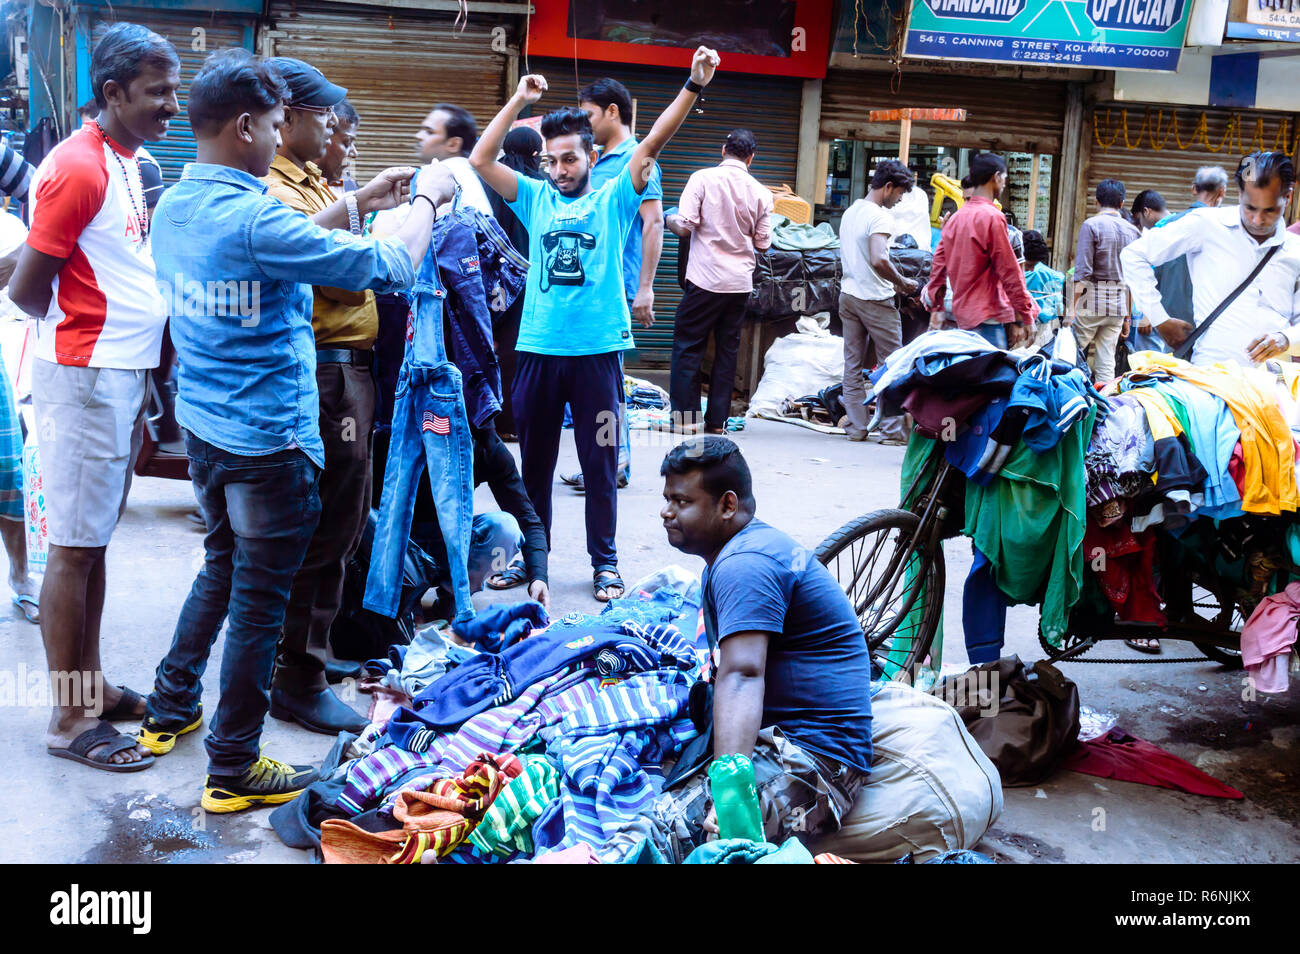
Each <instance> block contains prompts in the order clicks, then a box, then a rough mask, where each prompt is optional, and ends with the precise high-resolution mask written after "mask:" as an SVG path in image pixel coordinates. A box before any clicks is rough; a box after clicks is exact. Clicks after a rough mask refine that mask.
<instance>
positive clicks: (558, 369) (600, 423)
mask: <svg viewBox="0 0 1300 954" xmlns="http://www.w3.org/2000/svg"><path fill="white" fill-rule="evenodd" d="M621 358H622V353H621V352H618V351H611V352H607V353H605V354H584V355H550V354H532V353H530V352H524V351H521V352H520V353H519V366H518V368H517V369H516V372H515V386H514V391H515V394H514V397H515V423H516V424H517V425H518V426H519V452H520V457H521V458H522V459H523V477H524V487H525V488H526V489H527V490H528V497H529V499H530V500H532V502H533V507H534V508H535V509H536V510H537V516H538V517H540V518H541V521H542V526H544V527H545V528H546V538H547V543H548V546H549V542H550V537H551V490H552V484H553V483H554V481H555V462H556V460H558V459H559V454H560V432H561V430H562V429H563V425H564V405H565V404H568V405H569V407H570V409H571V410H572V412H573V439H574V443H575V444H576V445H577V450H578V463H579V464H580V465H581V467H582V479H583V482H584V483H585V484H586V485H587V493H586V500H585V501H584V504H585V509H586V518H587V553H588V554H589V555H590V556H591V566H592V569H595V570H601V569H606V568H612V567H616V566H618V551H617V548H616V547H615V545H614V535H615V531H616V530H617V529H618V498H617V496H616V495H617V494H618V485H617V476H616V475H617V472H618V445H619V432H620V428H619V408H620V407H621V406H622V401H623V363H622V360H621Z"/></svg>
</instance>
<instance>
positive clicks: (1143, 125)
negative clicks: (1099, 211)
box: [1080, 103, 1300, 221]
mask: <svg viewBox="0 0 1300 954" xmlns="http://www.w3.org/2000/svg"><path fill="white" fill-rule="evenodd" d="M1202 117H1204V120H1205V123H1204V129H1203V130H1202V129H1201V119H1202ZM1175 121H1176V122H1177V126H1176V127H1175V125H1174V123H1175ZM1298 123H1300V117H1297V116H1295V115H1290V114H1287V113H1264V112H1257V111H1254V110H1242V111H1230V110H1219V109H1202V108H1201V107H1199V106H1179V107H1171V106H1147V105H1144V104H1142V103H1101V104H1099V105H1097V106H1095V107H1093V108H1091V109H1088V110H1085V113H1084V134H1085V135H1086V136H1089V137H1091V143H1090V146H1091V154H1090V159H1089V163H1088V169H1087V173H1086V175H1085V176H1084V184H1085V189H1084V192H1083V194H1082V195H1081V196H1080V202H1086V203H1087V205H1086V212H1085V214H1086V215H1091V214H1092V213H1093V212H1095V211H1096V203H1095V202H1094V201H1093V196H1094V195H1095V193H1096V190H1097V184H1098V183H1099V182H1101V181H1102V180H1103V179H1119V180H1120V181H1121V182H1123V183H1124V187H1125V189H1126V191H1127V201H1126V205H1131V204H1132V202H1133V199H1134V198H1136V197H1137V194H1138V193H1139V192H1141V191H1142V190H1143V189H1155V190H1156V191H1157V192H1159V193H1160V195H1161V196H1163V197H1164V200H1165V202H1166V203H1167V204H1168V206H1169V211H1171V212H1181V211H1183V209H1185V208H1187V206H1188V205H1190V204H1191V202H1192V182H1193V180H1194V179H1195V178H1196V170H1197V169H1198V168H1200V167H1201V166H1222V167H1223V168H1224V169H1226V170H1227V172H1228V194H1227V197H1226V198H1225V199H1224V201H1225V202H1226V203H1235V202H1236V201H1237V183H1236V182H1235V181H1233V180H1232V175H1233V173H1234V172H1236V169H1237V163H1238V161H1239V160H1240V159H1241V157H1242V156H1243V155H1245V154H1247V153H1249V152H1253V151H1254V150H1256V149H1260V148H1263V149H1274V148H1276V149H1281V150H1282V151H1283V152H1287V153H1289V154H1291V155H1295V152H1294V150H1295V147H1296V137H1297V134H1300V125H1298ZM1125 130H1127V136H1126V134H1125ZM1207 143H1208V144H1207ZM1155 147H1159V148H1155ZM1183 147H1186V148H1183ZM1215 150H1217V151H1215ZM1080 221H1082V220H1080Z"/></svg>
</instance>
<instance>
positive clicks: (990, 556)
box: [817, 330, 1300, 692]
mask: <svg viewBox="0 0 1300 954" xmlns="http://www.w3.org/2000/svg"><path fill="white" fill-rule="evenodd" d="M1066 335H1068V332H1065V333H1063V335H1062V338H1064V337H1065V336H1066ZM1066 350H1068V349H1066ZM1062 357H1065V358H1068V357H1069V356H1068V355H1063V356H1061V357H1057V358H1053V357H1052V356H1050V355H1048V354H1043V353H1024V352H1007V351H1003V350H1000V349H997V348H995V347H993V346H992V345H990V344H989V343H988V342H987V341H986V340H985V339H984V338H983V337H981V336H980V335H979V334H976V333H974V332H970V331H962V330H945V331H935V332H930V333H928V334H925V335H922V336H921V337H919V338H917V339H916V340H914V341H912V342H910V343H909V344H908V345H906V346H905V347H903V348H902V349H900V350H899V351H896V352H895V353H894V354H893V355H891V356H890V358H889V359H888V360H887V361H886V362H885V363H884V364H883V365H882V366H881V367H880V368H878V369H877V370H876V371H875V372H874V373H872V375H871V379H872V384H873V386H874V397H875V400H876V403H877V414H878V415H879V414H891V413H901V412H903V411H906V412H908V413H909V414H910V415H911V417H912V419H913V422H914V424H913V431H912V436H911V439H910V442H909V444H908V447H907V450H906V455H905V458H904V462H903V468H902V481H901V503H900V505H899V507H898V508H896V509H887V510H878V511H875V512H872V513H868V514H865V515H863V516H861V517H858V518H857V519H855V520H852V521H850V522H849V523H847V524H845V525H844V526H842V527H841V528H839V529H838V530H836V531H835V532H834V533H832V534H831V535H830V536H829V537H828V538H827V539H826V540H825V541H823V543H822V544H821V546H820V547H819V549H818V551H817V555H818V558H819V559H820V560H821V561H822V562H823V563H824V564H825V565H826V566H827V567H828V568H829V569H830V570H831V572H832V574H833V575H835V576H836V578H837V579H838V580H839V581H840V583H841V584H842V585H843V586H844V588H845V591H846V592H847V593H848V595H849V598H850V599H851V601H852V602H853V604H854V606H855V608H856V609H857V611H858V615H859V618H860V620H861V621H862V625H863V629H864V631H865V632H866V633H867V636H868V639H869V641H870V643H871V646H872V650H873V655H874V658H875V660H876V663H877V665H878V666H879V667H880V668H881V669H882V670H883V671H884V672H885V673H886V674H887V675H889V676H891V677H897V676H898V674H899V673H903V674H907V675H909V676H911V677H913V678H916V677H917V676H918V674H920V673H922V672H925V671H928V672H931V673H933V672H937V671H938V670H939V668H940V664H941V662H942V641H943V640H942V617H943V601H944V587H945V564H944V553H943V543H944V541H945V540H949V539H951V538H953V537H955V536H958V535H964V536H967V537H969V538H970V540H971V547H972V551H973V553H972V564H971V569H970V571H969V574H968V576H967V578H966V581H965V583H964V587H963V594H962V624H963V630H964V635H965V639H966V649H967V654H968V656H969V658H970V662H971V663H972V664H979V663H985V662H991V661H993V660H996V659H997V658H998V657H999V656H1000V655H1001V651H1002V643H1003V633H1004V629H1005V619H1006V608H1007V606H1008V605H1012V604H1036V605H1038V606H1039V608H1040V630H1039V639H1040V642H1041V644H1042V647H1043V649H1044V650H1045V651H1046V652H1047V654H1048V656H1049V659H1050V660H1051V661H1053V662H1056V661H1063V660H1074V659H1079V658H1080V657H1082V656H1083V655H1084V654H1085V653H1087V652H1088V651H1089V650H1090V649H1092V648H1093V647H1094V646H1095V645H1096V644H1097V643H1098V642H1101V641H1103V640H1126V641H1128V642H1129V644H1130V645H1131V646H1132V647H1133V648H1136V649H1141V650H1146V651H1150V650H1152V649H1154V648H1155V646H1153V644H1152V642H1151V641H1152V640H1159V641H1160V642H1162V643H1163V642H1165V641H1179V640H1180V641H1184V642H1189V643H1191V644H1192V645H1193V646H1194V647H1195V649H1196V650H1197V651H1198V652H1199V653H1200V654H1201V656H1192V657H1181V656H1176V655H1172V654H1169V653H1165V652H1161V653H1160V654H1159V655H1155V654H1152V655H1147V656H1137V655H1135V654H1131V653H1130V654H1126V658H1124V659H1122V660H1113V661H1117V662H1118V661H1122V662H1192V661H1197V660H1200V659H1201V658H1202V657H1204V658H1209V659H1211V660H1214V661H1216V662H1219V663H1221V664H1223V665H1225V666H1228V667H1233V668H1236V667H1241V666H1243V665H1244V666H1245V667H1246V668H1247V669H1248V670H1250V672H1251V675H1252V676H1253V677H1254V679H1255V684H1256V688H1257V689H1259V690H1260V691H1266V692H1282V691H1285V690H1286V687H1287V681H1288V674H1289V671H1290V670H1291V669H1292V667H1293V666H1294V663H1293V661H1292V660H1293V657H1294V644H1295V638H1296V621H1297V619H1300V582H1294V581H1300V566H1297V564H1300V523H1298V522H1297V521H1296V519H1295V514H1296V510H1297V506H1298V505H1300V494H1298V492H1297V486H1296V472H1295V461H1296V456H1297V450H1298V447H1300V445H1297V442H1296V436H1297V435H1298V434H1300V410H1298V404H1297V397H1298V396H1300V366H1297V365H1295V364H1292V363H1290V362H1289V361H1270V362H1267V363H1265V364H1263V365H1260V366H1257V367H1243V366H1240V365H1235V364H1214V365H1209V366H1200V365H1193V364H1189V363H1188V362H1186V361H1182V360H1179V359H1178V358H1175V357H1173V356H1171V355H1168V354H1162V353H1158V352H1151V351H1146V352H1138V353H1136V354H1133V355H1131V356H1130V358H1129V371H1128V372H1127V373H1126V374H1124V375H1123V376H1122V377H1121V378H1119V379H1117V380H1116V381H1113V382H1111V383H1110V384H1108V385H1107V386H1105V387H1104V388H1101V389H1100V390H1098V389H1097V388H1094V387H1093V385H1092V384H1091V380H1090V377H1089V375H1088V371H1087V368H1086V367H1084V368H1080V367H1078V366H1076V364H1075V363H1074V362H1073V361H1071V360H1062ZM1157 645H1158V644H1157ZM1161 648H1162V649H1163V647H1161ZM1101 661H1112V660H1101Z"/></svg>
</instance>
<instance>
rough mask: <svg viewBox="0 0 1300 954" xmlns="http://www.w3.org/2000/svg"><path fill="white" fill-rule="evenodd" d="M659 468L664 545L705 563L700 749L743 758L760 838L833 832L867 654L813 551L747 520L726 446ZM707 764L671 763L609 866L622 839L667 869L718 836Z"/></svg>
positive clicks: (710, 442) (867, 674)
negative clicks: (704, 696)
mask: <svg viewBox="0 0 1300 954" xmlns="http://www.w3.org/2000/svg"><path fill="white" fill-rule="evenodd" d="M660 473H661V474H663V476H664V506H663V509H662V510H661V511H660V516H661V517H662V518H663V521H664V529H665V530H666V531H667V532H668V542H669V543H671V544H672V545H673V546H674V547H676V548H677V549H678V550H681V551H682V552H684V553H690V554H692V555H695V556H699V557H703V558H704V562H705V570H704V577H703V600H704V625H705V630H706V632H707V634H708V637H709V645H710V647H711V648H715V649H717V650H719V652H718V655H717V670H716V672H715V675H714V679H713V749H712V753H711V755H712V757H713V758H719V757H721V756H724V755H741V756H745V757H747V758H749V759H750V761H751V762H752V763H753V766H754V778H755V781H756V783H757V786H758V795H759V802H760V803H761V807H762V812H763V831H764V835H765V837H766V839H767V841H769V842H773V843H775V844H781V843H782V842H784V841H785V839H787V838H789V837H790V836H791V835H792V834H797V835H799V836H800V837H801V838H804V839H807V838H810V837H812V836H814V835H818V834H822V833H826V832H831V831H835V830H836V829H837V828H838V827H839V824H840V819H842V818H843V817H844V816H845V814H847V812H848V811H849V809H850V808H851V807H852V805H853V800H854V798H855V797H856V796H857V794H858V791H859V789H861V787H862V784H863V782H865V781H866V777H867V774H868V773H869V772H870V771H871V659H870V653H869V651H868V649H867V642H866V639H865V637H864V636H863V635H862V627H861V625H860V624H859V623H858V618H857V615H856V614H855V613H854V611H853V606H852V605H851V604H850V603H849V600H848V597H846V596H845V595H844V591H843V590H841V589H840V586H839V584H838V583H836V582H835V579H834V578H833V577H832V576H831V575H830V573H829V572H828V571H827V569H826V568H825V567H824V566H822V565H821V564H820V563H819V562H817V559H816V557H814V556H813V554H812V552H811V551H809V550H807V549H805V548H804V547H802V546H800V545H799V544H798V543H796V542H795V541H794V540H793V539H792V538H791V537H789V536H787V535H786V534H784V533H782V532H781V531H780V530H777V529H775V528H773V527H770V526H768V525H767V524H765V523H763V521H761V520H758V519H757V518H755V516H754V509H755V505H754V493H753V487H752V482H751V479H750V474H749V466H748V465H747V464H746V463H745V459H744V457H742V456H741V454H740V448H739V447H737V446H736V445H735V444H734V443H733V442H732V441H730V440H728V439H727V438H725V437H718V436H712V435H709V436H704V437H698V438H693V439H691V440H688V441H684V442H683V443H681V444H679V445H677V446H676V447H675V448H673V449H672V450H671V451H670V452H669V453H668V456H667V457H665V458H664V462H663V466H662V467H661V468H660ZM693 754H694V753H693V752H692V750H691V749H689V748H688V749H687V750H686V753H685V754H684V755H683V759H684V760H685V759H690V758H691V757H692V755H693ZM695 761H696V762H697V763H699V760H698V759H696V760H695ZM707 764H708V763H707V761H704V762H702V763H701V764H690V765H688V766H686V769H687V771H690V774H688V775H684V774H683V771H682V769H683V766H681V765H679V766H678V768H677V770H676V771H674V773H673V775H674V777H675V779H677V780H670V781H669V783H668V784H667V785H666V786H665V789H666V791H665V794H663V795H661V796H660V797H659V798H657V799H656V800H655V802H654V804H653V805H652V807H651V808H650V809H649V810H648V812H647V814H646V815H643V816H641V818H640V819H638V820H637V822H634V823H633V824H632V825H630V826H629V828H628V830H627V831H626V832H625V833H620V835H619V836H617V837H616V838H615V839H614V840H613V842H612V843H611V847H610V855H611V859H610V860H612V856H615V855H621V854H622V853H624V852H625V851H626V850H628V849H629V848H631V847H632V844H631V837H632V836H637V837H639V836H641V835H647V834H648V835H650V837H652V838H653V839H654V841H655V843H656V844H657V846H658V847H659V849H660V850H661V851H663V852H664V854H665V856H666V857H667V858H668V860H670V861H674V862H680V861H681V860H682V859H683V858H684V857H685V856H686V855H688V854H689V853H690V851H691V849H692V848H695V847H697V846H698V845H700V844H702V843H703V842H704V841H705V840H706V836H707V834H708V833H709V832H711V831H713V830H716V825H715V823H714V821H713V818H712V816H713V811H712V808H711V806H710V796H709V782H708V775H707V772H706V771H705V769H706V768H707ZM646 821H648V822H649V828H650V830H649V831H647V830H646V829H647V825H646V824H645V823H646ZM625 835H626V836H628V837H625Z"/></svg>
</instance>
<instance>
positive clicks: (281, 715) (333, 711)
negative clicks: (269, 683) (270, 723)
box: [271, 689, 366, 735]
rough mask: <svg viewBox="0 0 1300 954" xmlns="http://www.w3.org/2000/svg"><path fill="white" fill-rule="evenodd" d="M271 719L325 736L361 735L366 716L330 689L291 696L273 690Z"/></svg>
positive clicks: (282, 691) (278, 690)
mask: <svg viewBox="0 0 1300 954" xmlns="http://www.w3.org/2000/svg"><path fill="white" fill-rule="evenodd" d="M271 716H272V718H275V719H281V720H283V721H285V722H296V723H298V724H299V725H300V726H302V727H303V728H304V729H311V731H313V732H319V733H321V734H322V735H338V733H340V732H360V731H361V730H362V729H364V728H365V727H366V720H365V717H364V716H362V715H359V714H358V713H357V711H356V710H355V709H353V708H352V707H351V706H350V705H348V704H347V703H346V702H344V701H343V700H342V699H340V698H339V697H338V696H336V695H334V692H333V691H332V690H330V689H321V690H320V691H318V692H313V693H309V694H307V695H292V696H291V695H289V693H287V692H285V691H284V690H282V689H272V690H271Z"/></svg>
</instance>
